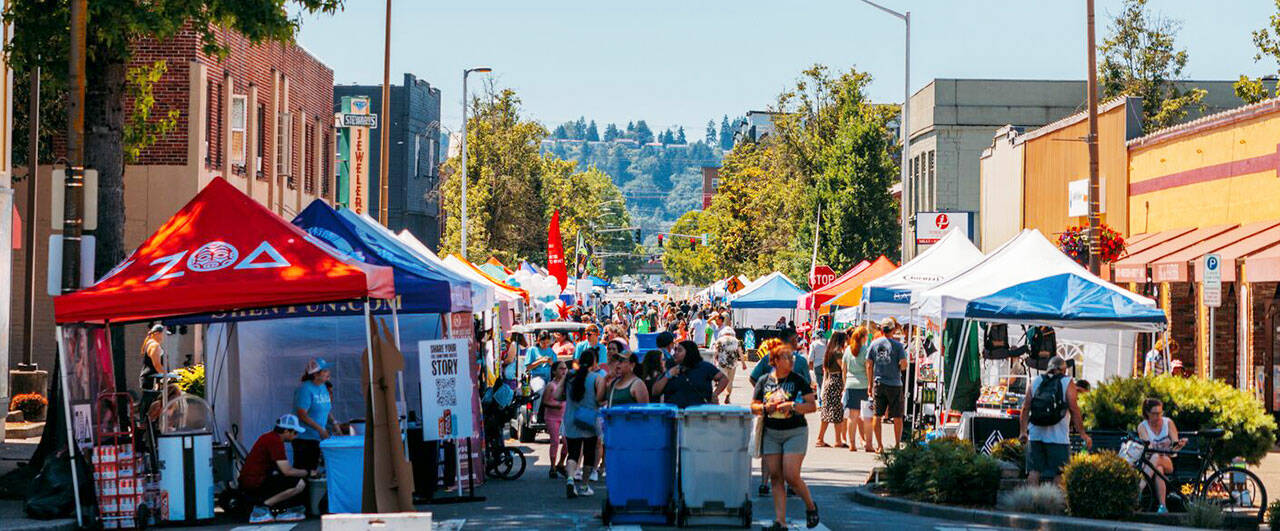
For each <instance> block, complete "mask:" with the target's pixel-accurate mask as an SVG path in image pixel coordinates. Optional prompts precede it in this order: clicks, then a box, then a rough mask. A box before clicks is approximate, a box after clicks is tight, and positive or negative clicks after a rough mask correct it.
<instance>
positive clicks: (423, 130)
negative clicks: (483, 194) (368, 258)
mask: <svg viewBox="0 0 1280 531" xmlns="http://www.w3.org/2000/svg"><path fill="white" fill-rule="evenodd" d="M349 96H365V97H368V98H369V108H370V109H371V112H373V113H379V112H381V109H382V85H343V86H338V87H333V105H332V108H331V110H332V111H333V112H338V111H340V110H341V106H342V98H344V97H349ZM382 126H383V124H379V127H382ZM388 127H391V131H390V133H389V134H390V144H391V153H390V159H391V160H390V162H389V163H388V165H387V173H388V174H390V181H389V182H388V194H387V195H388V199H389V201H390V202H389V203H388V205H387V226H388V227H389V228H390V229H391V230H393V231H396V232H399V231H400V230H401V229H408V230H409V232H411V233H413V235H414V236H417V237H418V239H419V240H422V242H423V243H425V244H427V246H428V247H431V248H432V249H436V248H439V246H440V195H439V193H438V191H439V185H440V161H441V155H442V152H441V146H440V89H439V88H436V87H432V86H431V84H430V83H427V81H426V80H422V79H418V78H417V77H416V76H414V75H413V74H408V73H406V74H405V75H404V82H403V83H402V84H400V85H392V86H391V123H390V124H389V125H388ZM369 133H370V134H369V137H370V138H369V205H370V211H369V214H370V215H371V216H373V217H374V218H377V217H378V216H377V212H378V211H377V209H378V208H379V207H380V205H381V204H382V188H381V183H382V180H381V177H380V176H379V175H378V171H379V168H381V165H380V162H379V159H380V158H381V153H382V151H381V143H382V134H381V132H379V131H377V130H373V131H370V132H369Z"/></svg>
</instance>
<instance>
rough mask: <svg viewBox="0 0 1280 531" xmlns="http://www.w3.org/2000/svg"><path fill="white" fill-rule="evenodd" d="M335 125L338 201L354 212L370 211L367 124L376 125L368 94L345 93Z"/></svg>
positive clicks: (368, 125)
mask: <svg viewBox="0 0 1280 531" xmlns="http://www.w3.org/2000/svg"><path fill="white" fill-rule="evenodd" d="M334 125H337V126H338V160H337V162H338V187H337V193H338V197H337V198H336V199H337V203H338V204H340V205H343V206H345V207H347V208H350V209H351V210H353V211H355V212H356V213H357V214H365V213H367V212H368V210H369V153H370V147H369V140H370V136H369V127H370V126H372V127H377V115H372V114H370V113H369V98H368V97H367V96H344V97H343V98H342V112H340V113H338V114H337V115H336V116H335V124H334Z"/></svg>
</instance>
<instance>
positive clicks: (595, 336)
mask: <svg viewBox="0 0 1280 531" xmlns="http://www.w3.org/2000/svg"><path fill="white" fill-rule="evenodd" d="M586 335H587V339H585V340H582V341H579V342H578V345H577V346H576V347H574V348H573V361H575V362H576V361H578V359H579V358H581V357H582V353H583V352H585V351H586V350H587V349H589V348H592V349H596V359H597V360H602V361H603V360H607V359H609V358H608V356H607V354H608V351H607V350H605V348H604V343H601V342H600V327H598V326H596V325H595V324H589V325H587V334H586Z"/></svg>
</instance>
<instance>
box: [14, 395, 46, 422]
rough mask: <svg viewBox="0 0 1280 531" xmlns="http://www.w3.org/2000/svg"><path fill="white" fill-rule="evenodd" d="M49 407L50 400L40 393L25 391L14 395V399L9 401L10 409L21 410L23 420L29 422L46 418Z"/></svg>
mask: <svg viewBox="0 0 1280 531" xmlns="http://www.w3.org/2000/svg"><path fill="white" fill-rule="evenodd" d="M48 407H49V401H48V400H45V398H44V397H43V396H40V393H23V394H20V395H18V396H15V397H13V401H12V402H10V403H9V410H10V411H21V412H22V418H23V420H26V421H28V422H39V421H42V420H44V412H45V409H47V408H48Z"/></svg>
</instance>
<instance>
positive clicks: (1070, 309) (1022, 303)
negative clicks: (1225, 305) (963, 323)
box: [965, 273, 1165, 326]
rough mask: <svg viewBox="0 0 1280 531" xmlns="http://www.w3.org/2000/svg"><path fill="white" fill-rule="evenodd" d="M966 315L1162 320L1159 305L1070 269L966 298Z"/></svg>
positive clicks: (1049, 320)
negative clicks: (1143, 300) (983, 295)
mask: <svg viewBox="0 0 1280 531" xmlns="http://www.w3.org/2000/svg"><path fill="white" fill-rule="evenodd" d="M965 315H966V316H968V317H971V318H974V319H981V320H986V321H999V322H1016V323H1028V324H1043V325H1047V326H1066V325H1068V324H1069V325H1074V326H1080V323H1081V322H1082V321H1084V322H1087V321H1094V322H1106V323H1150V324H1152V325H1161V324H1164V322H1165V315H1164V311H1162V310H1160V308H1157V307H1153V306H1149V305H1145V304H1141V303H1139V302H1136V301H1134V300H1133V299H1131V298H1129V297H1125V296H1124V295H1122V294H1120V293H1117V292H1116V291H1115V290H1112V289H1108V288H1107V287H1105V286H1103V285H1101V284H1099V283H1098V281H1096V280H1093V279H1088V278H1084V277H1082V276H1080V275H1076V274H1073V273H1062V274H1058V275H1053V276H1050V277H1045V278H1042V279H1038V280H1033V281H1030V282H1023V283H1021V284H1015V285H1013V286H1009V287H1007V288H1004V289H1002V290H1000V291H997V292H995V293H992V294H991V295H987V296H985V297H981V298H978V299H975V300H972V301H969V304H968V305H967V308H966V310H965Z"/></svg>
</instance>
